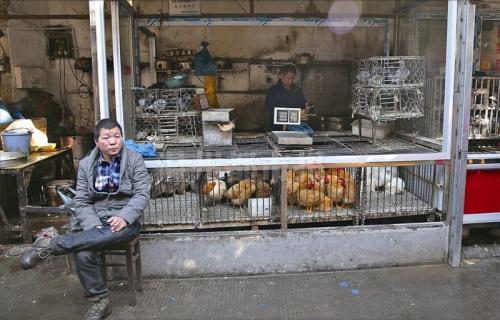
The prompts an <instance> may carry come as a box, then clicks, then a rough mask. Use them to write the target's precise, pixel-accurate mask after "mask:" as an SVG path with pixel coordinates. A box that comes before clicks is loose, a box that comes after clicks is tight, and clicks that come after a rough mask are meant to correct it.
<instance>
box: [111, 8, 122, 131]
mask: <svg viewBox="0 0 500 320" xmlns="http://www.w3.org/2000/svg"><path fill="white" fill-rule="evenodd" d="M111 37H112V41H113V75H114V79H115V110H116V121H117V122H118V123H119V124H120V125H121V127H122V130H123V136H125V128H126V126H125V122H124V118H123V90H122V60H121V56H120V52H121V49H120V4H119V3H118V2H117V1H111Z"/></svg>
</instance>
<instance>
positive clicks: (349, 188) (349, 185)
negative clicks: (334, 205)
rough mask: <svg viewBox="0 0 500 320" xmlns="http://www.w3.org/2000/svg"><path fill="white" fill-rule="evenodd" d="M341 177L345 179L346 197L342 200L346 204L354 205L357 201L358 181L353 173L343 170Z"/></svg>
mask: <svg viewBox="0 0 500 320" xmlns="http://www.w3.org/2000/svg"><path fill="white" fill-rule="evenodd" d="M339 177H340V178H341V179H343V180H344V197H343V198H342V202H343V203H344V205H352V204H354V203H355V201H356V181H355V179H354V177H353V176H351V174H350V173H349V172H347V171H345V170H343V171H342V172H341V173H340V174H339Z"/></svg>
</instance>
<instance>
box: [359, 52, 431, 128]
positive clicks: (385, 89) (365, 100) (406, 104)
mask: <svg viewBox="0 0 500 320" xmlns="http://www.w3.org/2000/svg"><path fill="white" fill-rule="evenodd" d="M425 61H426V59H425V57H411V56H408V57H406V56H397V57H372V58H368V59H364V60H361V61H360V62H359V68H358V73H357V76H356V83H355V85H354V87H353V102H352V110H353V114H354V115H357V116H362V117H366V118H369V119H372V120H374V121H393V120H398V119H411V118H418V117H422V116H423V115H424V113H423V107H424V93H423V92H424V85H425V64H426V63H425Z"/></svg>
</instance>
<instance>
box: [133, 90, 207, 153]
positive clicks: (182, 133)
mask: <svg viewBox="0 0 500 320" xmlns="http://www.w3.org/2000/svg"><path fill="white" fill-rule="evenodd" d="M132 92H133V95H134V103H135V108H134V109H133V113H132V121H133V127H134V130H135V132H134V136H135V140H137V141H151V142H153V143H155V144H156V145H157V147H160V149H161V146H163V145H169V144H197V143H199V142H200V141H201V137H200V133H201V130H200V128H201V122H200V117H199V112H198V111H196V110H195V108H194V103H193V96H194V94H195V93H196V91H195V89H194V88H179V89H142V88H136V89H133V90H132Z"/></svg>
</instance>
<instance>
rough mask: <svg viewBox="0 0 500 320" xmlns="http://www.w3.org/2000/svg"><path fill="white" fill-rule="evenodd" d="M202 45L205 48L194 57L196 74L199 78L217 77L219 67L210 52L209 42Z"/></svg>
mask: <svg viewBox="0 0 500 320" xmlns="http://www.w3.org/2000/svg"><path fill="white" fill-rule="evenodd" d="M201 45H202V47H203V48H201V50H200V51H199V52H198V53H196V54H195V55H194V74H195V75H197V76H206V75H216V74H217V65H216V64H215V61H214V59H213V58H212V56H211V55H210V52H208V49H207V46H208V42H207V41H203V42H202V43H201Z"/></svg>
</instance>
